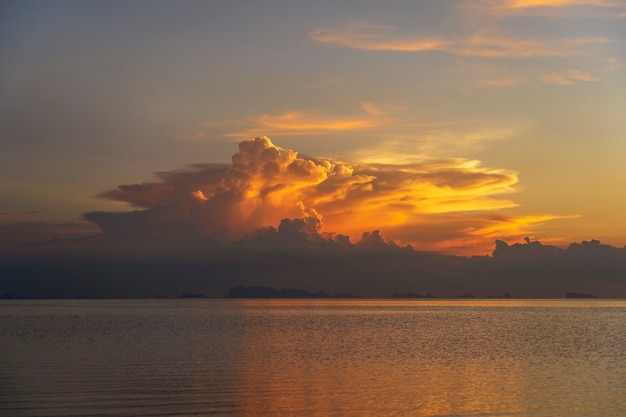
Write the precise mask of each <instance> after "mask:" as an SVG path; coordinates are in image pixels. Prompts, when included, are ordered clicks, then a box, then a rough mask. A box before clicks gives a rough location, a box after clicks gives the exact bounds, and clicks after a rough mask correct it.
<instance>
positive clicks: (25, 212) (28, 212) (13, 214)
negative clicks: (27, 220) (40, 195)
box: [0, 211, 41, 217]
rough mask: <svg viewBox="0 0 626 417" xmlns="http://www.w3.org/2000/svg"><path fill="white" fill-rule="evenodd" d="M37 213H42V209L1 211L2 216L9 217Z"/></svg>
mask: <svg viewBox="0 0 626 417" xmlns="http://www.w3.org/2000/svg"><path fill="white" fill-rule="evenodd" d="M35 214H41V212H40V211H0V216H7V217H23V216H32V215H35Z"/></svg>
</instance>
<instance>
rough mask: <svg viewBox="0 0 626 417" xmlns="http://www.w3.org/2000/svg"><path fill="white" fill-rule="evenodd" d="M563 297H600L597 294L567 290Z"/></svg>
mask: <svg viewBox="0 0 626 417" xmlns="http://www.w3.org/2000/svg"><path fill="white" fill-rule="evenodd" d="M565 298H600V297H598V296H597V295H591V294H582V293H578V292H568V293H567V294H565Z"/></svg>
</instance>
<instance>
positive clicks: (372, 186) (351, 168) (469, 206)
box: [84, 137, 545, 252]
mask: <svg viewBox="0 0 626 417" xmlns="http://www.w3.org/2000/svg"><path fill="white" fill-rule="evenodd" d="M157 176H158V178H159V180H160V181H156V182H152V183H143V184H132V185H121V186H119V187H117V188H116V189H114V190H111V191H108V192H105V193H103V194H102V195H101V196H102V197H103V198H106V199H109V200H114V201H118V202H123V203H127V204H129V205H130V206H131V208H133V210H130V211H125V212H91V213H87V214H85V215H84V217H85V219H86V220H88V221H91V222H93V223H95V224H96V225H98V227H99V228H100V229H101V230H102V231H103V232H104V233H105V234H106V235H107V236H112V237H115V238H123V239H131V240H132V239H137V240H145V241H150V240H153V241H159V240H165V241H167V242H171V241H173V240H176V239H198V238H209V239H214V240H217V241H235V240H240V239H246V238H249V237H250V236H255V235H256V233H258V231H259V230H263V229H265V228H268V227H277V226H278V227H279V229H278V230H279V231H281V229H280V228H281V227H283V228H285V229H284V231H285V233H286V231H287V230H290V229H289V227H290V225H289V224H283V223H282V222H283V221H284V219H294V218H299V219H303V221H304V222H305V224H307V225H311V224H314V225H315V230H318V231H319V232H320V233H322V234H324V236H325V237H324V239H329V238H331V235H333V234H335V233H336V234H338V235H344V236H349V237H351V238H352V239H355V238H357V237H359V236H362V234H363V233H365V232H371V231H372V230H374V229H379V230H380V231H381V233H384V234H385V236H388V237H389V238H391V239H398V241H399V243H400V244H403V245H406V244H413V243H420V246H421V247H422V246H424V245H423V243H424V242H425V241H427V240H428V239H427V237H428V236H430V237H432V236H435V239H433V240H432V241H431V242H430V244H431V246H432V247H437V248H438V249H441V250H442V251H445V250H446V248H445V245H447V244H449V243H450V242H453V241H455V239H457V240H458V239H459V238H463V237H467V236H470V235H471V237H472V240H471V242H470V240H466V241H465V244H467V245H469V246H468V247H467V248H466V251H468V250H470V249H471V247H474V246H475V245H476V242H477V241H479V240H480V239H481V237H480V234H481V230H483V229H480V228H477V227H476V226H475V225H476V224H480V222H481V219H482V222H483V223H485V222H486V223H489V220H488V219H492V218H493V217H492V216H493V213H494V212H498V211H500V210H502V209H506V208H511V207H515V206H516V203H515V202H513V201H511V200H508V199H503V198H501V197H502V196H503V195H506V194H511V193H513V192H515V189H514V185H515V184H516V183H517V174H516V173H514V172H511V171H507V170H501V169H491V168H486V167H483V166H482V164H481V163H480V162H479V161H476V160H467V159H450V158H449V159H439V160H426V161H419V162H410V163H404V164H389V163H387V164H383V163H363V162H362V163H352V164H349V163H345V162H341V161H333V160H328V159H321V158H307V157H303V156H300V155H298V153H297V152H295V151H293V150H284V149H280V148H279V147H277V146H275V145H274V144H273V143H272V142H271V141H270V139H268V138H267V137H257V138H255V139H252V140H247V141H243V142H241V143H240V144H239V151H238V152H237V153H236V154H235V155H234V156H233V158H232V163H231V164H230V165H215V164H213V165H196V166H193V167H191V168H190V169H188V170H180V171H174V172H165V173H163V172H162V173H159V174H157ZM450 216H458V217H456V219H457V221H456V222H455V223H454V228H452V229H451V228H450V227H449V223H448V224H446V222H448V221H449V219H450ZM462 219H465V220H464V221H463V220H462ZM544 220H545V219H544ZM518 224H519V223H518ZM431 225H437V227H438V229H437V230H434V229H432V227H431ZM472 225H474V226H473V227H474V228H473V229H472ZM526 225H527V226H531V225H532V222H528V223H526ZM405 229H407V230H411V233H410V234H408V233H404V232H403V230H405ZM518 229H522V230H521V231H523V232H528V231H529V230H530V229H531V227H527V228H525V227H518ZM503 230H504V228H503ZM521 231H520V230H516V233H517V232H521ZM504 234H505V233H504ZM492 235H493V234H492V233H487V232H485V234H484V236H483V240H484V239H485V238H488V239H491V236H492ZM311 236H312V235H311ZM333 239H334V238H332V239H331V240H333ZM483 243H484V242H483ZM472 245H474V246H472ZM424 247H425V246H424ZM466 251H465V252H466Z"/></svg>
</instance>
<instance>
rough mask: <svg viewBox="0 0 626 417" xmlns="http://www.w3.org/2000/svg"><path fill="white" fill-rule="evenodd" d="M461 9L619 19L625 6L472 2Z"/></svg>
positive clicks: (576, 1)
mask: <svg viewBox="0 0 626 417" xmlns="http://www.w3.org/2000/svg"><path fill="white" fill-rule="evenodd" d="M461 6H462V7H463V8H466V9H475V10H477V11H480V12H483V13H484V12H491V13H492V14H498V15H502V16H510V15H525V16H527V15H531V16H546V17H557V18H558V17H570V16H583V17H590V16H600V17H619V15H620V13H621V12H623V11H624V9H625V8H626V5H625V4H624V2H622V1H619V0H478V1H475V0H472V1H466V2H464V3H462V4H461Z"/></svg>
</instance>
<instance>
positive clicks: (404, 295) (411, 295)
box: [391, 292, 435, 298]
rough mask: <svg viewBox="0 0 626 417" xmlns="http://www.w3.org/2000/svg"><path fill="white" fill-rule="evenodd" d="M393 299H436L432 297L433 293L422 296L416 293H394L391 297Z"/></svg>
mask: <svg viewBox="0 0 626 417" xmlns="http://www.w3.org/2000/svg"><path fill="white" fill-rule="evenodd" d="M391 298H435V296H434V295H432V294H431V293H428V294H426V295H422V294H416V293H414V292H405V293H397V292H394V293H393V294H392V295H391Z"/></svg>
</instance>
